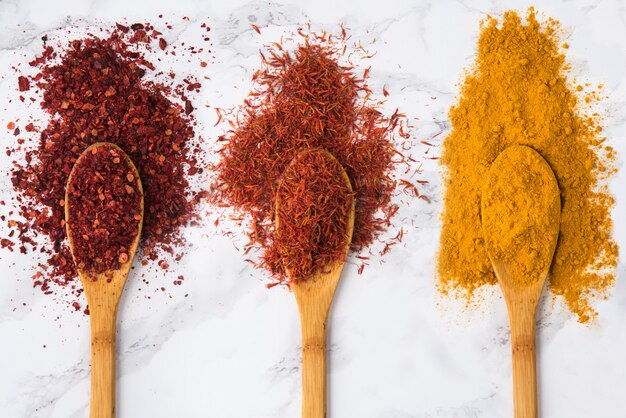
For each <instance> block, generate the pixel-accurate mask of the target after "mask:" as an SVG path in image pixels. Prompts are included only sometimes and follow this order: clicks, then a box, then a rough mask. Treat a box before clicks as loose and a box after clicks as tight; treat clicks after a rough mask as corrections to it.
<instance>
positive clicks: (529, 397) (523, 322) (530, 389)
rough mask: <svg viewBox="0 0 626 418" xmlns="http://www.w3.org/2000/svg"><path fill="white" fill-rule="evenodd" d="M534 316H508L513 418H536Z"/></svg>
mask: <svg viewBox="0 0 626 418" xmlns="http://www.w3.org/2000/svg"><path fill="white" fill-rule="evenodd" d="M535 333H536V325H535V312H534V310H529V309H522V310H520V311H518V312H517V313H515V314H514V313H513V312H511V348H512V350H513V356H512V357H513V407H514V411H515V414H514V416H515V418H537V365H536V350H535Z"/></svg>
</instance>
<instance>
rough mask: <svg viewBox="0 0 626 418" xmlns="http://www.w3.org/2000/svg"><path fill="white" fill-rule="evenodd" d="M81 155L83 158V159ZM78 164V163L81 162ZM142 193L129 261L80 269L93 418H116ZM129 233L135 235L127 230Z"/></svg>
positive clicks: (68, 223)
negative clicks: (119, 350)
mask: <svg viewBox="0 0 626 418" xmlns="http://www.w3.org/2000/svg"><path fill="white" fill-rule="evenodd" d="M103 145H105V143H97V144H93V145H92V146H90V147H89V148H87V149H86V150H85V151H84V152H83V154H82V155H85V154H86V153H87V152H91V150H92V149H93V148H94V147H99V146H103ZM106 145H109V146H113V147H114V148H117V149H118V150H119V151H120V152H121V153H122V155H126V154H124V152H123V151H122V150H121V149H119V148H118V147H117V146H115V145H113V144H106ZM82 155H81V156H82ZM126 158H127V161H128V162H129V165H130V167H131V168H132V170H133V172H134V175H135V178H137V179H139V173H138V172H137V169H136V168H135V166H134V165H133V163H132V161H130V159H128V157H126ZM79 161H80V157H79ZM79 161H77V163H78V162H79ZM73 173H74V170H72V173H70V176H69V179H68V185H69V184H70V182H71V181H72V175H73ZM138 186H139V191H140V192H141V195H142V199H141V221H140V222H139V227H138V231H137V232H136V238H135V240H134V241H133V243H132V245H131V247H130V249H129V251H128V261H127V262H126V263H124V264H122V266H121V268H120V269H119V270H111V271H106V272H103V273H99V274H94V273H90V272H87V271H82V270H80V269H79V270H78V275H79V277H80V280H81V283H82V285H83V289H84V291H85V296H86V298H87V303H88V304H89V318H90V321H89V322H90V325H91V401H90V404H89V405H90V408H89V409H90V412H89V416H90V418H114V417H115V330H116V318H117V307H118V304H119V300H120V297H121V295H122V291H123V290H124V284H125V283H126V277H127V276H128V272H129V271H130V267H131V264H132V261H133V258H134V256H135V252H136V251H137V245H138V244H139V237H140V235H141V228H142V223H143V188H142V185H141V181H140V180H138ZM67 190H68V188H67V187H66V194H65V202H66V205H65V225H66V232H67V238H68V242H69V246H70V250H72V249H73V239H72V231H71V224H72V222H74V220H73V219H71V218H70V216H69V208H70V204H69V202H70V200H69V199H68V194H67ZM128 233H129V234H132V233H134V232H133V231H128Z"/></svg>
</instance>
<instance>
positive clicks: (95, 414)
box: [89, 310, 115, 418]
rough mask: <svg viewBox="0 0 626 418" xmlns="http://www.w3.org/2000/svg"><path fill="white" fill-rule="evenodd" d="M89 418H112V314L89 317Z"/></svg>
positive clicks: (113, 384) (113, 382)
mask: <svg viewBox="0 0 626 418" xmlns="http://www.w3.org/2000/svg"><path fill="white" fill-rule="evenodd" d="M90 316H91V403H90V413H89V417H90V418H113V417H115V314H111V313H110V312H103V313H98V311H97V310H95V311H92V312H91V314H90Z"/></svg>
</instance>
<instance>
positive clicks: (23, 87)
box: [17, 75, 30, 91]
mask: <svg viewBox="0 0 626 418" xmlns="http://www.w3.org/2000/svg"><path fill="white" fill-rule="evenodd" d="M17 84H18V89H19V91H28V90H30V80H29V79H28V78H26V77H24V76H23V75H21V76H19V77H18V78H17Z"/></svg>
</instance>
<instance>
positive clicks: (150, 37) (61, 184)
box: [7, 23, 203, 294]
mask: <svg viewBox="0 0 626 418" xmlns="http://www.w3.org/2000/svg"><path fill="white" fill-rule="evenodd" d="M108 32H109V34H108V36H107V37H102V38H101V37H97V36H94V35H90V36H88V37H86V38H84V39H77V40H73V41H69V42H68V43H67V44H65V43H60V42H59V44H58V45H57V46H56V47H54V46H53V45H51V43H50V42H49V41H48V38H47V36H44V37H43V41H44V47H43V53H42V54H41V55H40V56H39V57H37V58H36V59H35V60H33V61H32V62H31V66H33V67H35V68H36V69H37V74H36V75H35V76H33V77H31V82H32V83H33V84H34V86H35V87H36V88H37V89H38V91H39V92H41V94H42V95H43V100H42V101H41V107H42V108H43V110H44V111H46V112H47V113H48V114H49V115H50V120H49V122H47V126H44V127H43V128H39V127H38V126H35V125H34V124H33V123H29V124H28V125H27V126H26V131H28V132H38V134H39V138H38V140H37V141H35V142H32V143H26V142H25V141H24V140H23V139H18V145H17V146H16V147H14V148H13V149H9V150H8V151H7V154H8V155H10V156H12V157H13V158H14V160H13V166H14V168H13V172H12V182H13V186H14V189H15V192H16V196H15V205H16V206H17V207H18V213H14V214H13V216H12V219H8V226H9V228H10V229H11V230H12V232H11V234H10V235H11V236H10V238H12V240H15V239H17V240H19V242H20V247H19V248H20V251H21V252H22V253H28V252H41V253H43V254H44V257H45V260H42V261H43V262H41V263H40V265H39V271H38V272H37V273H36V274H35V277H34V279H35V282H34V284H35V286H36V287H40V288H41V290H43V291H44V292H45V293H46V294H50V293H53V292H54V290H55V288H56V286H69V287H70V288H71V289H73V291H74V292H75V293H76V294H79V293H80V292H81V288H80V285H77V284H76V282H77V281H76V280H75V279H76V277H77V276H76V269H75V266H74V263H73V261H72V257H71V255H70V252H69V249H68V246H67V241H66V236H65V227H64V224H63V219H64V207H63V198H64V194H65V185H66V182H67V179H68V176H69V174H70V170H71V169H72V167H73V165H74V163H75V162H76V159H77V158H78V156H79V155H80V154H81V153H82V152H83V150H85V149H86V148H87V147H88V146H90V145H91V144H94V143H96V142H111V143H114V144H116V145H118V146H119V147H120V148H121V149H122V150H124V152H125V153H126V154H128V155H129V156H130V157H131V159H132V160H133V161H134V163H135V165H136V166H137V170H138V171H139V174H140V176H141V179H142V182H143V190H144V193H145V217H144V222H143V234H142V238H141V243H140V247H141V248H140V250H141V252H142V253H143V258H144V259H143V261H142V263H144V264H147V263H148V261H150V260H152V261H156V260H159V259H160V260H159V266H161V267H167V266H168V264H167V262H166V261H165V260H163V259H162V257H167V258H169V257H173V258H174V259H179V258H180V257H181V256H182V255H183V250H182V248H183V244H184V240H183V238H182V235H181V227H182V226H184V225H186V224H189V223H190V222H193V221H194V220H195V219H196V208H197V203H198V201H199V199H201V198H202V196H203V192H202V190H198V189H199V188H198V186H197V185H194V186H193V187H192V186H191V184H190V181H192V180H193V179H194V177H195V176H196V175H197V174H200V173H202V171H203V163H202V161H201V159H200V158H199V157H198V156H199V155H203V154H202V150H201V148H200V145H199V140H198V138H195V136H194V128H193V123H194V122H193V119H192V112H193V106H192V105H191V103H190V101H189V99H188V98H187V96H186V95H187V94H189V93H190V92H192V91H196V90H197V89H198V88H199V86H200V84H199V83H198V82H197V81H195V80H194V79H193V78H191V77H187V78H186V79H185V82H184V85H183V86H181V85H173V84H171V85H163V84H157V83H154V82H150V81H146V80H145V78H146V77H145V75H146V73H147V72H149V71H153V70H155V67H154V65H153V64H152V63H151V62H149V61H147V59H145V58H144V54H145V52H147V51H152V52H154V51H161V48H160V47H156V48H154V47H153V46H152V44H153V43H155V44H156V43H157V41H156V39H158V38H160V36H161V34H160V32H158V31H156V30H155V29H154V28H153V27H152V26H151V25H150V24H143V23H138V24H134V25H132V26H131V27H129V26H125V25H121V24H118V25H117V26H116V27H115V28H114V29H112V30H110V31H108ZM169 48H170V47H168V49H169ZM161 53H167V52H162V51H161ZM166 76H167V78H168V79H170V77H172V78H173V77H174V74H173V73H169V74H167V75H166ZM172 83H173V82H172ZM22 84H23V83H22V82H21V81H20V90H21V89H22ZM175 95H176V96H178V97H174V96H175ZM33 100H34V99H33ZM35 122H36V123H37V121H35ZM20 216H21V218H20ZM15 231H17V234H15V233H14V232H15ZM55 285H56V286H55Z"/></svg>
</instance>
